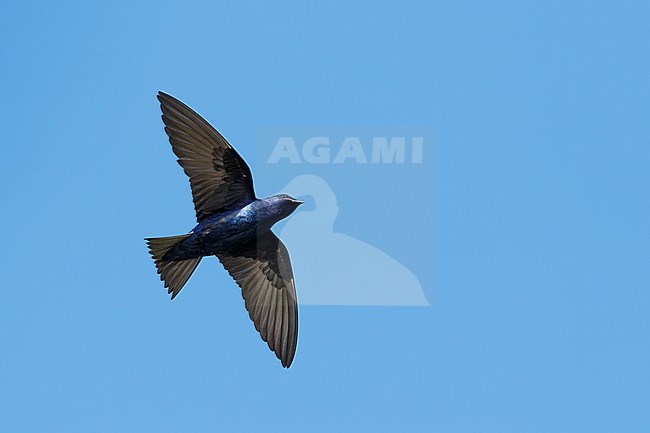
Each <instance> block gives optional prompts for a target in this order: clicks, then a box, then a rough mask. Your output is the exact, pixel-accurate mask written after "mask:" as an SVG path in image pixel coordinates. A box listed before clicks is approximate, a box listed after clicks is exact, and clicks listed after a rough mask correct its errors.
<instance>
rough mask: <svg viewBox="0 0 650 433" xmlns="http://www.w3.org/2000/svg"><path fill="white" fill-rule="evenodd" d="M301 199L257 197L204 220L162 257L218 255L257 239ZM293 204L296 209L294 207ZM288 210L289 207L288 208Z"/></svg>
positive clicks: (184, 258) (183, 258) (167, 258)
mask: <svg viewBox="0 0 650 433" xmlns="http://www.w3.org/2000/svg"><path fill="white" fill-rule="evenodd" d="M292 203H295V204H296V205H297V204H300V203H301V202H299V201H294V202H292V201H288V202H285V201H283V200H278V196H272V197H268V198H265V199H257V200H254V201H252V202H251V203H248V204H246V205H244V206H243V207H241V208H236V209H233V210H229V211H225V212H221V213H218V214H215V215H211V216H209V217H206V218H204V219H203V220H201V221H200V222H199V223H198V224H197V225H196V227H194V228H193V229H192V231H191V232H190V236H189V237H188V238H187V239H184V240H183V241H181V242H179V243H178V244H176V245H175V246H174V248H172V249H171V250H169V251H168V252H167V253H166V254H165V256H164V257H163V258H164V259H165V260H187V259H191V258H196V257H205V256H216V255H217V254H220V253H223V252H227V251H229V250H231V249H232V248H234V247H236V246H238V245H242V244H244V243H246V242H249V241H251V240H253V239H256V238H257V237H258V235H259V234H260V233H264V232H266V231H268V230H270V229H271V227H273V225H274V224H275V223H276V222H278V221H280V220H282V219H283V218H285V216H283V215H284V214H285V213H286V212H288V213H287V215H288V214H290V213H291V212H293V209H295V207H293V204H292ZM292 207H293V209H292ZM285 209H286V210H285Z"/></svg>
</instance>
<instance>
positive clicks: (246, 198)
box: [146, 92, 302, 367]
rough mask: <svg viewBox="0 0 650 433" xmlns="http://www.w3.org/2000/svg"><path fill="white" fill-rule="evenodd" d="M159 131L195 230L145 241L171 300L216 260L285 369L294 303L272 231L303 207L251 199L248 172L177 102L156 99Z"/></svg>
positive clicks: (281, 198)
mask: <svg viewBox="0 0 650 433" xmlns="http://www.w3.org/2000/svg"><path fill="white" fill-rule="evenodd" d="M158 100H159V101H160V108H161V109H162V112H163V116H162V118H163V122H164V123H165V132H166V133H167V135H168V136H169V142H170V143H171V145H172V150H173V151H174V153H175V154H176V156H177V157H178V163H179V164H180V165H181V167H183V170H184V171H185V174H187V176H188V177H189V180H190V187H191V188H192V197H193V201H194V209H195V211H196V219H197V222H198V224H197V225H196V227H194V229H192V231H190V232H189V233H187V234H184V235H178V236H168V237H164V238H147V239H146V241H147V244H148V246H149V253H150V254H151V256H152V257H153V259H154V262H155V264H156V268H157V270H158V273H159V274H160V278H161V280H163V281H164V283H165V287H167V288H168V293H170V294H171V295H172V299H174V297H176V295H178V293H179V292H180V291H181V289H182V288H183V286H184V285H185V283H187V281H188V280H189V278H190V276H191V275H192V273H193V272H194V270H195V269H196V267H197V266H198V265H199V262H200V261H201V259H202V258H203V257H205V256H213V255H214V256H217V258H218V259H219V261H220V262H221V264H222V265H223V266H224V267H225V268H226V270H227V271H228V273H229V274H230V275H231V276H232V277H233V279H234V280H235V281H236V282H237V284H238V285H239V286H240V287H241V289H242V296H243V297H244V301H245V306H246V309H247V310H248V313H249V316H250V318H251V320H253V323H254V324H255V328H256V329H257V330H258V332H259V333H260V336H261V337H262V339H263V340H264V341H266V342H267V343H268V345H269V348H270V349H271V350H273V351H274V352H275V354H276V356H277V357H278V358H279V359H280V361H281V362H282V365H283V366H284V367H289V366H290V365H291V363H292V362H293V357H294V355H295V352H296V345H297V342H298V302H297V298H296V287H295V283H294V279H293V270H292V269H291V261H290V259H289V252H288V251H287V248H286V247H285V246H284V244H283V243H282V242H281V241H280V239H278V237H277V236H275V234H274V233H273V232H272V231H271V227H273V225H274V224H275V223H276V222H278V221H280V220H281V219H283V218H286V217H287V216H289V215H290V214H291V213H292V212H293V211H295V210H296V208H297V207H298V206H299V205H300V204H301V203H302V202H301V201H299V200H296V199H294V198H293V197H290V196H288V195H286V194H278V195H274V196H271V197H267V198H265V199H258V198H257V197H255V192H254V189H253V179H252V176H251V171H250V169H249V168H248V165H246V162H245V161H244V160H243V159H242V157H241V156H239V154H238V153H237V152H236V151H235V149H234V148H233V147H232V146H231V145H230V144H229V143H228V142H227V141H226V139H225V138H223V136H222V135H221V134H219V132H218V131H217V130H216V129H214V128H213V127H212V126H211V125H210V124H209V123H208V122H206V121H205V120H204V119H203V118H202V117H201V116H199V115H198V114H197V113H196V112H195V111H194V110H192V109H191V108H189V107H188V106H187V105H185V104H183V103H182V102H181V101H179V100H178V99H175V98H174V97H172V96H170V95H167V94H165V93H162V92H159V93H158Z"/></svg>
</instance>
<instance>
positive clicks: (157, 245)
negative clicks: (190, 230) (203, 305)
mask: <svg viewBox="0 0 650 433" xmlns="http://www.w3.org/2000/svg"><path fill="white" fill-rule="evenodd" d="M189 236H190V235H180V236H169V237H166V238H147V239H145V241H147V246H148V247H149V254H151V257H153V261H154V263H155V264H156V268H157V269H158V273H159V274H160V279H161V280H162V281H164V282H165V287H167V288H169V290H168V291H167V293H171V295H172V299H174V298H175V297H176V295H178V292H180V291H181V289H182V288H183V286H184V285H185V283H187V280H189V279H190V276H191V275H192V272H194V269H196V267H197V266H198V265H199V262H200V261H201V257H195V258H191V259H187V260H163V257H165V254H167V252H168V251H169V250H171V249H172V248H173V247H174V246H175V245H176V244H178V243H179V242H182V241H184V240H185V239H187V238H188V237H189Z"/></svg>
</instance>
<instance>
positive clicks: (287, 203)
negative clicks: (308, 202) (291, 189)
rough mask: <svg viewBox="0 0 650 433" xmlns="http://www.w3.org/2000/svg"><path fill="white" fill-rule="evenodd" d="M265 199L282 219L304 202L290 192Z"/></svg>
mask: <svg viewBox="0 0 650 433" xmlns="http://www.w3.org/2000/svg"><path fill="white" fill-rule="evenodd" d="M265 201H266V202H267V203H268V204H269V205H270V207H271V208H272V209H273V211H274V213H275V214H276V215H277V216H279V217H280V219H282V218H286V217H288V216H289V215H291V214H292V213H293V212H294V211H295V210H296V209H297V208H298V206H300V205H301V204H303V203H304V202H302V201H300V200H298V199H295V198H293V197H291V196H290V195H288V194H278V195H274V196H271V197H269V198H267V199H266V200H265Z"/></svg>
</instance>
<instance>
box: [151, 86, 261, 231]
mask: <svg viewBox="0 0 650 433" xmlns="http://www.w3.org/2000/svg"><path fill="white" fill-rule="evenodd" d="M158 100H159V101H160V108H161V110H162V113H163V114H162V119H163V122H164V123H165V132H166V133H167V135H168V136H169V142H170V143H171V145H172V149H173V150H174V153H175V154H176V156H177V157H178V163H179V164H180V165H181V167H183V170H184V171H185V174H187V175H188V176H189V178H190V186H191V187H192V197H193V199H194V209H195V210H196V219H197V220H199V221H201V220H202V219H203V218H205V217H206V216H208V215H210V214H214V213H217V212H221V211H224V210H228V209H229V208H232V207H234V206H235V205H238V206H240V205H243V204H248V203H250V202H251V201H253V200H255V192H254V190H253V178H252V176H251V171H250V169H249V168H248V165H246V162H245V161H244V160H243V159H242V157H241V156H239V154H238V153H237V152H236V151H235V149H233V147H232V146H231V145H230V144H229V143H228V142H227V141H226V139H225V138H223V136H222V135H221V134H219V132H218V131H217V130H216V129H214V128H213V127H212V126H211V125H210V124H209V123H208V122H206V121H205V119H203V118H202V117H201V116H199V115H198V114H197V113H196V112H195V111H194V110H192V109H191V108H190V107H188V106H187V105H185V104H183V103H182V102H181V101H179V100H178V99H176V98H174V97H173V96H170V95H167V94H166V93H163V92H158Z"/></svg>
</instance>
